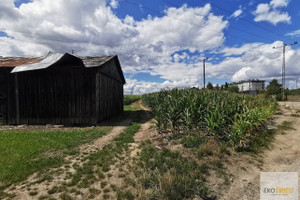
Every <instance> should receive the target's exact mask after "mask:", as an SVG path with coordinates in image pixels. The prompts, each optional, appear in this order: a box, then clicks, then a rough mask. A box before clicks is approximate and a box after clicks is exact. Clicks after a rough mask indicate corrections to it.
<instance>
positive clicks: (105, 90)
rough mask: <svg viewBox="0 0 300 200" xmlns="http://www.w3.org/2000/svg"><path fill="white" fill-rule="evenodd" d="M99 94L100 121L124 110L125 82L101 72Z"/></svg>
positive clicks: (97, 99)
mask: <svg viewBox="0 0 300 200" xmlns="http://www.w3.org/2000/svg"><path fill="white" fill-rule="evenodd" d="M97 81H98V83H97V85H98V87H97V88H99V92H98V94H99V96H98V97H97V98H96V101H97V104H98V109H97V118H98V120H97V121H98V122H100V121H102V120H104V119H107V118H109V117H112V116H115V115H117V114H118V113H120V112H122V111H123V84H122V83H120V82H118V81H116V80H114V79H112V78H110V77H108V76H107V75H105V74H103V73H101V72H99V74H98V78H97Z"/></svg>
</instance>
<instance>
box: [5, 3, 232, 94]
mask: <svg viewBox="0 0 300 200" xmlns="http://www.w3.org/2000/svg"><path fill="white" fill-rule="evenodd" d="M116 6H118V5H117V1H112V0H99V1H94V0H85V1H81V0H34V1H32V2H30V3H27V4H22V5H21V6H20V7H19V8H15V7H14V5H13V1H12V0H11V1H10V3H9V4H8V3H7V5H6V8H9V9H10V10H11V11H12V13H10V14H7V15H8V17H7V16H1V14H0V24H1V26H0V28H1V29H5V32H6V33H7V34H8V35H9V36H12V37H14V38H15V39H9V38H3V37H0V43H1V48H0V55H16V56H40V55H46V54H47V52H48V51H50V50H51V51H56V52H66V51H67V52H71V51H72V50H75V53H76V54H79V55H104V54H105V55H106V54H118V55H119V58H120V61H121V64H122V67H123V71H124V72H126V73H129V74H131V75H134V74H137V73H140V72H144V73H150V74H151V75H157V76H159V77H161V78H162V79H165V80H166V81H165V82H164V83H152V82H137V81H134V80H133V79H128V80H127V85H126V87H125V88H128V87H129V85H130V83H131V84H137V86H136V88H138V85H143V86H145V87H144V88H142V87H141V86H140V89H139V92H145V91H152V89H151V88H165V87H169V88H171V87H189V86H191V85H192V86H193V85H194V86H195V85H199V82H200V76H201V72H202V70H199V66H202V64H201V63H200V61H199V58H198V56H189V55H188V54H187V53H182V51H185V52H196V51H197V52H202V51H205V50H212V49H214V48H216V47H220V46H222V45H223V42H224V40H225V38H224V33H223V30H224V29H225V28H226V26H227V21H226V20H224V19H223V17H222V16H216V15H214V14H213V13H212V12H211V6H210V4H206V5H205V6H203V7H193V8H191V7H188V6H187V5H183V6H182V7H180V8H172V7H171V8H168V9H166V10H165V11H164V15H163V16H162V17H154V16H150V15H149V16H148V18H147V19H143V20H141V21H136V20H135V19H134V18H133V17H131V16H126V17H125V18H124V19H120V18H118V17H117V16H116V15H115V14H114V13H113V11H112V8H114V7H116ZM9 17H10V18H13V19H18V20H15V21H14V23H11V21H9V20H8V18H9ZM53 39H54V40H56V41H53ZM182 60H184V62H182Z"/></svg>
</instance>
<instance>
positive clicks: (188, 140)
mask: <svg viewBox="0 0 300 200" xmlns="http://www.w3.org/2000/svg"><path fill="white" fill-rule="evenodd" d="M203 143H204V138H203V137H199V136H186V137H184V138H183V139H182V140H181V144H182V145H183V146H184V147H186V148H194V147H199V146H200V145H201V144H203Z"/></svg>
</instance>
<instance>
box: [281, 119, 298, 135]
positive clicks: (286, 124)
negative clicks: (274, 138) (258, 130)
mask: <svg viewBox="0 0 300 200" xmlns="http://www.w3.org/2000/svg"><path fill="white" fill-rule="evenodd" d="M288 130H296V129H295V128H294V127H293V122H290V121H283V122H282V123H281V124H279V125H278V126H277V131H278V132H280V133H281V134H285V131H288Z"/></svg>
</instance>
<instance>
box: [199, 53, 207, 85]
mask: <svg viewBox="0 0 300 200" xmlns="http://www.w3.org/2000/svg"><path fill="white" fill-rule="evenodd" d="M207 60H208V57H206V58H204V59H202V60H201V61H202V62H203V89H205V62H206V61H207Z"/></svg>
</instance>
